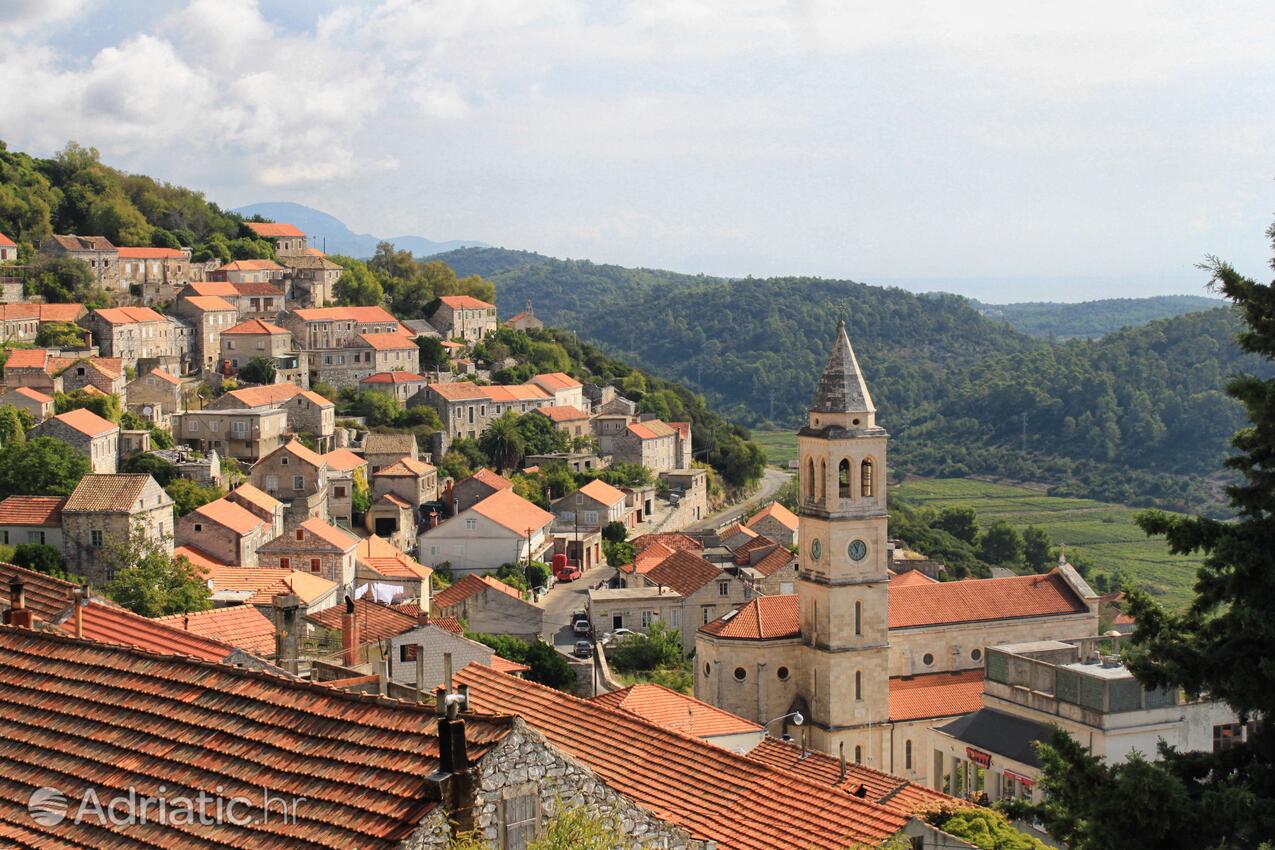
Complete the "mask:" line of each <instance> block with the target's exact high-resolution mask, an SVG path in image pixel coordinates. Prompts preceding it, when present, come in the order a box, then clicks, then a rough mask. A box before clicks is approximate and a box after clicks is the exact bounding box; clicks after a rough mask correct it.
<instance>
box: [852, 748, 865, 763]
mask: <svg viewBox="0 0 1275 850" xmlns="http://www.w3.org/2000/svg"><path fill="white" fill-rule="evenodd" d="M854 763H855V764H863V747H859V746H856V747H855V748H854Z"/></svg>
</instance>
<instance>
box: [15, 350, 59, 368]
mask: <svg viewBox="0 0 1275 850" xmlns="http://www.w3.org/2000/svg"><path fill="white" fill-rule="evenodd" d="M48 359H49V352H48V350H47V349H44V348H15V349H13V350H12V351H10V352H9V359H8V360H6V361H4V368H6V369H43V368H44V367H45V365H46V363H47V361H48Z"/></svg>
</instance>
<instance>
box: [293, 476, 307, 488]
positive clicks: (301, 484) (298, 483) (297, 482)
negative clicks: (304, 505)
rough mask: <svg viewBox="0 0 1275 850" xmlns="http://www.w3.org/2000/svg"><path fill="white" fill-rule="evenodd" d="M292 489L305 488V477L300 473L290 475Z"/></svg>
mask: <svg viewBox="0 0 1275 850" xmlns="http://www.w3.org/2000/svg"><path fill="white" fill-rule="evenodd" d="M292 489H293V490H303V489H305V479H304V478H302V477H301V476H300V475H294V476H292Z"/></svg>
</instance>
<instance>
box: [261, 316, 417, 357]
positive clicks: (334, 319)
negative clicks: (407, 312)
mask: <svg viewBox="0 0 1275 850" xmlns="http://www.w3.org/2000/svg"><path fill="white" fill-rule="evenodd" d="M279 324H280V325H282V326H283V327H285V328H287V329H288V330H289V331H291V333H292V340H293V342H294V344H295V345H296V347H297V348H303V349H306V350H307V351H315V350H327V349H332V350H336V349H341V348H346V347H348V346H350V345H352V344H353V343H354V341H355V340H356V339H357V338H358V337H359V335H360V334H378V333H390V334H392V333H403V334H404V335H405V336H406V335H408V334H406V333H405V332H404V330H403V328H402V326H401V325H400V324H399V321H398V319H396V318H394V316H393V315H392V314H390V313H389V312H388V311H386V310H385V309H384V308H382V307H311V308H302V309H298V310H290V311H288V312H287V313H286V314H284V316H283V318H282V319H281V320H280V321H279Z"/></svg>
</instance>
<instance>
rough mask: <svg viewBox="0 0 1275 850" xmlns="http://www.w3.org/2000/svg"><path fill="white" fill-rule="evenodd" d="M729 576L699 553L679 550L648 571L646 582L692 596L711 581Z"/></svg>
mask: <svg viewBox="0 0 1275 850" xmlns="http://www.w3.org/2000/svg"><path fill="white" fill-rule="evenodd" d="M727 577H728V576H727V575H726V574H725V573H723V572H722V571H721V570H720V569H718V568H717V567H715V566H713V565H712V564H710V563H709V562H708V561H705V560H704V559H703V558H701V557H700V556H699V555H696V554H694V553H693V552H686V551H681V550H679V551H677V552H674V553H673V554H672V555H669V556H668V557H667V558H665V559H664V560H663V561H660V563H659V564H658V565H657V566H655V567H653V568H652V569H651V570H650V571H648V572H647V574H646V582H647V584H650V585H652V586H655V585H659V586H661V587H671V588H673V590H676V591H677V592H678V593H680V594H682V595H683V596H690V595H691V594H692V593H694V592H695V591H697V590H699V589H700V588H701V587H703V586H704V585H706V584H708V583H709V582H710V581H713V580H714V579H718V578H727Z"/></svg>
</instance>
